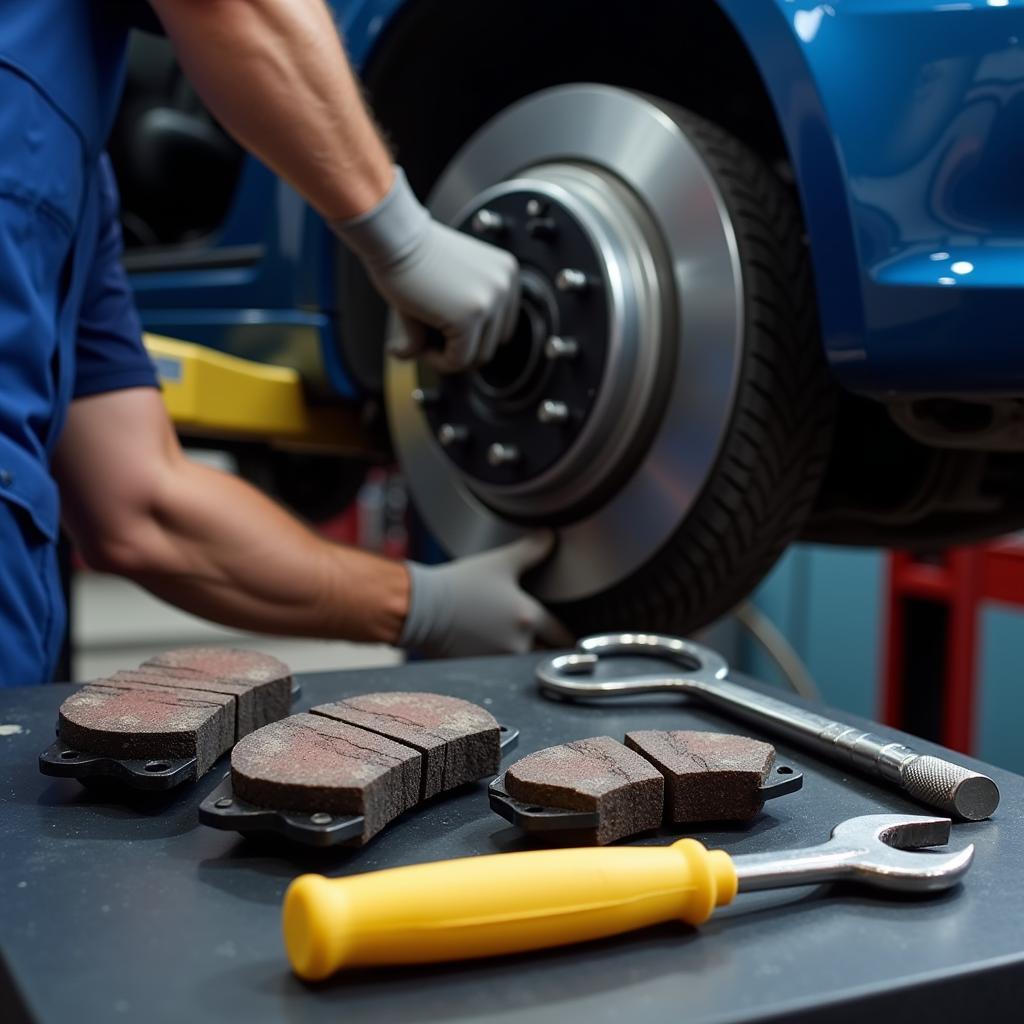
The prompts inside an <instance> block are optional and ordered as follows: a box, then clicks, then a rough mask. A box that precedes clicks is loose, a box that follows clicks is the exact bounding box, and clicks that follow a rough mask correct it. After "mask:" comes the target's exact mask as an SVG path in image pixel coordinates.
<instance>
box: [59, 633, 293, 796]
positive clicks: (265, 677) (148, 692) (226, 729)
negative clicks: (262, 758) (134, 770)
mask: <svg viewBox="0 0 1024 1024" xmlns="http://www.w3.org/2000/svg"><path fill="white" fill-rule="evenodd" d="M290 702H291V672H290V670H289V668H288V666H287V665H285V664H284V663H282V662H280V661H278V660H277V659H276V658H272V657H270V656H269V655H266V654H259V653H256V652H249V651H241V650H233V649H222V648H212V647H209V648H208V647H189V648H183V649H181V650H177V651H167V652H165V653H163V654H159V655H157V656H156V657H155V658H151V659H150V660H149V661H147V662H146V663H145V664H143V665H142V666H140V667H139V668H137V669H130V670H127V671H123V672H115V673H114V674H113V675H112V676H110V677H109V678H107V679H98V680H96V681H95V682H92V683H89V684H88V685H87V686H85V687H84V688H83V689H81V690H79V691H78V692H77V693H75V694H73V695H72V696H71V697H69V698H68V699H67V700H66V701H64V703H63V704H62V705H61V708H60V711H59V713H58V732H59V735H60V738H61V739H62V740H63V741H64V742H65V743H67V744H69V745H70V746H72V747H75V748H77V749H79V750H83V751H87V752H89V753H93V754H107V755H109V756H111V757H121V758H150V757H152V758H158V757H168V758H175V759H177V758H188V757H192V756H195V757H196V776H197V777H198V776H200V775H202V774H203V773H204V772H205V771H207V769H208V768H209V767H210V766H211V765H212V764H213V762H214V761H216V760H217V758H218V757H220V755H221V754H223V753H225V752H226V751H228V750H230V749H231V746H232V744H234V743H235V742H236V740H238V739H240V738H241V737H242V736H244V735H246V734H247V733H250V732H252V731H253V730H254V729H257V728H259V727H260V726H261V725H265V724H266V723H268V722H272V721H277V720H278V719H280V718H283V717H284V716H285V715H287V714H288V710H289V705H290Z"/></svg>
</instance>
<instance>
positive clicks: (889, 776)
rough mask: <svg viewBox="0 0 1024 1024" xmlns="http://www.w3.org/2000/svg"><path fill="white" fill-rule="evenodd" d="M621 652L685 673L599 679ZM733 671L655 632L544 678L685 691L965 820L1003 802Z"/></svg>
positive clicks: (561, 662)
mask: <svg viewBox="0 0 1024 1024" xmlns="http://www.w3.org/2000/svg"><path fill="white" fill-rule="evenodd" d="M613 655H633V656H646V657H651V658H662V659H665V660H667V661H671V662H675V663H676V664H677V665H679V666H681V667H682V668H683V670H684V671H683V672H680V673H679V674H672V675H649V676H648V675H640V676H622V677H609V678H604V677H602V678H595V677H594V669H595V667H596V665H597V662H598V659H599V658H601V657H608V656H613ZM728 673H729V666H728V665H727V664H726V662H725V659H724V658H722V657H721V656H720V655H718V654H716V653H715V652H714V651H712V650H709V649H708V648H707V647H702V646H701V645H700V644H695V643H691V642H690V641H688V640H681V639H680V638H678V637H672V636H660V635H658V634H653V633H607V634H602V635H599V636H589V637H586V638H585V639H583V640H581V641H579V644H578V645H577V650H576V651H575V652H573V653H572V654H559V655H556V656H554V657H552V658H548V659H547V660H545V661H543V662H542V663H541V664H540V666H539V667H538V668H537V680H538V682H539V683H540V687H541V689H542V690H543V691H545V692H546V693H549V694H557V695H558V696H560V697H568V698H570V699H574V700H576V699H581V698H592V697H618V696H626V695H629V694H636V693H655V692H660V691H662V690H673V691H678V692H681V693H685V694H687V695H688V696H692V697H694V698H695V699H697V700H700V701H703V702H705V703H707V704H711V705H713V706H714V707H716V708H719V709H720V710H722V711H723V712H725V713H726V714H727V715H729V716H730V717H733V718H740V719H742V720H744V721H747V722H752V723H754V724H755V725H757V726H759V727H761V728H764V729H768V730H771V731H773V732H776V733H778V734H779V735H781V736H784V737H785V738H786V739H788V740H790V741H792V742H793V743H795V744H798V745H799V746H801V747H804V748H807V749H809V750H812V751H814V752H815V753H817V754H820V755H822V756H823V757H826V758H828V759H829V760H832V761H838V762H840V763H841V764H843V765H847V766H849V767H851V768H855V769H857V770H858V771H862V772H866V773H869V774H872V775H877V776H880V777H881V778H883V779H885V780H886V781H888V782H891V783H893V784H894V785H896V786H899V787H900V788H901V789H903V790H904V791H905V792H906V793H908V794H909V795H910V796H912V797H913V798H914V799H915V800H918V801H920V802H921V803H923V804H927V805H928V806H929V807H933V808H935V809H936V810H941V811H945V812H946V813H947V814H952V815H954V816H956V817H958V818H964V819H966V820H967V821H980V820H982V819H983V818H987V817H989V815H991V814H992V812H993V811H994V810H995V809H996V807H997V806H998V805H999V788H998V787H997V786H996V784H995V782H993V781H992V779H990V778H989V777H988V776H987V775H981V774H980V773H978V772H972V771H970V770H969V769H968V768H964V767H963V766H962V765H958V764H955V763H953V762H952V761H946V760H943V759H942V758H941V757H932V756H931V755H930V754H919V753H918V752H917V751H916V750H912V749H911V748H910V747H907V746H904V745H903V744H902V743H895V742H893V741H891V740H887V739H884V738H883V737H881V736H875V735H874V734H872V733H869V732H864V731H863V730H861V729H857V728H855V727H854V726H851V725H845V724H844V723H842V722H836V721H834V720H833V719H831V718H826V717H825V716H824V715H819V714H815V712H813V711H809V710H807V709H806V708H802V707H799V706H797V705H794V704H789V703H787V702H786V701H781V700H777V699H776V698H774V697H769V696H767V695H765V694H763V693H759V692H757V691H756V690H751V689H750V688H748V687H746V686H740V685H738V684H737V683H733V682H729V681H728V680H727V679H726V676H727V675H728ZM587 676H589V677H590V678H581V677H587Z"/></svg>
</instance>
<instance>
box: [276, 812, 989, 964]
mask: <svg viewBox="0 0 1024 1024" xmlns="http://www.w3.org/2000/svg"><path fill="white" fill-rule="evenodd" d="M949 829H950V821H949V819H948V818H925V817H913V816H911V817H907V816H901V815H897V814H869V815H865V816H863V817H859V818H850V819H848V820H847V821H844V822H842V823H841V824H839V825H837V826H836V827H835V828H834V829H833V830H832V837H831V838H830V839H829V840H828V842H825V843H822V844H821V845H819V846H812V847H809V848H806V849H799V850H786V851H782V852H780V853H756V854H747V855H744V856H739V857H730V856H729V854H727V853H726V852H725V851H724V850H708V849H707V848H706V847H704V846H703V845H702V844H701V843H699V842H697V840H695V839H680V840H679V841H678V842H675V843H673V844H672V845H671V846H619V847H614V846H611V847H601V848H584V849H559V850H527V851H525V852H522V853H499V854H493V855H490V856H486V857H467V858H464V859H461V860H450V861H441V862H439V863H436V864H415V865H412V866H411V867H404V868H391V869H389V870H387V871H375V872H372V873H370V874H365V875H355V876H353V877H350V878H324V877H323V876H322V875H302V876H301V877H300V878H297V879H296V880H295V881H294V882H292V884H291V885H290V886H289V887H288V892H287V893H286V894H285V900H284V936H285V945H286V946H287V949H288V957H289V959H290V960H291V964H292V968H293V969H294V970H295V973H296V974H298V975H299V976H300V977H302V978H306V979H307V980H310V981H315V980H319V979H321V978H326V977H327V976H328V975H330V974H333V973H334V972H335V971H336V970H339V969H340V968H343V967H364V966H370V965H375V964H413V963H431V962H435V961H439V960H462V959H468V958H473V957H485V956H497V955H500V954H504V953H520V952H523V951H524V950H529V949H545V948H548V947H550V946H561V945H565V944H567V943H571V942H583V941H586V940H588V939H598V938H604V937H606V936H609V935H617V934H619V933H620V932H626V931H631V930H632V929H634V928H644V927H646V926H647V925H652V924H657V923H659V922H662V921H673V920H680V921H685V922H687V923H688V924H702V923H703V922H704V921H706V920H707V919H708V917H709V916H710V914H711V912H712V911H713V910H714V909H715V907H719V906H722V905H724V904H726V903H729V902H731V901H732V899H733V897H734V896H735V895H736V893H737V892H747V891H753V890H756V889H775V888H781V887H783V886H790V885H808V884H812V883H818V882H829V881H833V880H837V879H846V880H851V881H858V882H865V883H868V884H870V885H876V886H880V887H881V888H883V889H899V890H904V891H908V892H934V891H936V890H939V889H947V888H949V887H950V886H952V885H955V884H956V883H957V882H958V881H959V880H960V878H961V877H962V876H963V874H964V872H965V871H966V870H967V869H968V867H969V866H970V863H971V859H972V857H973V856H974V847H973V845H971V846H967V847H965V848H964V849H962V850H957V851H956V852H953V853H948V852H946V853H939V852H924V851H920V850H918V848H919V847H927V846H940V845H943V844H944V843H946V842H947V841H948V839H949ZM915 850H918V852H912V851H915Z"/></svg>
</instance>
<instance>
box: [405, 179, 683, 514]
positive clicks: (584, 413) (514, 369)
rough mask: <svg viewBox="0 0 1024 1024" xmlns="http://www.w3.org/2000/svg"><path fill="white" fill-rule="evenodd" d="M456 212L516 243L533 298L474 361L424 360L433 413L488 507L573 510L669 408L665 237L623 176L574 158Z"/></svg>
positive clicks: (606, 484)
mask: <svg viewBox="0 0 1024 1024" xmlns="http://www.w3.org/2000/svg"><path fill="white" fill-rule="evenodd" d="M456 223H457V225H458V226H459V227H460V228H461V229H462V230H463V231H468V232H470V233H471V234H475V235H477V236H478V237H481V238H484V239H486V240H487V241H489V242H491V243H493V244H495V245H500V246H502V247H503V248H505V249H508V250H509V251H510V252H512V253H514V254H515V256H516V258H517V259H518V261H519V264H520V268H521V279H522V305H521V310H520V314H519V320H518V323H517V325H516V328H515V331H514V332H513V334H512V336H511V337H510V338H509V340H508V341H507V342H505V343H504V344H503V345H501V346H500V347H499V349H498V352H497V353H496V355H495V357H494V358H493V359H492V360H491V361H490V362H489V363H488V364H487V365H485V366H483V367H481V368H480V369H479V370H477V371H476V372H474V373H471V374H455V375H438V374H435V373H432V372H431V371H429V370H428V369H427V368H425V367H421V368H420V370H419V389H418V394H419V395H421V396H424V397H425V399H426V400H425V401H424V403H423V406H424V413H425V415H426V418H427V422H428V423H429V425H430V428H431V430H432V432H433V434H434V437H435V438H436V439H437V440H438V443H439V444H440V446H441V448H442V449H443V451H444V455H445V457H446V458H447V459H449V460H450V461H451V462H452V463H453V464H454V466H455V467H456V468H457V469H458V470H459V472H461V474H462V475H463V478H464V480H465V482H466V484H467V485H468V486H469V487H470V488H471V489H472V490H473V491H474V493H476V494H477V495H478V496H479V497H480V498H481V500H483V501H484V502H486V503H487V504H488V505H489V506H490V507H491V508H494V509H495V510H498V511H500V512H501V513H503V514H504V515H506V516H508V517H510V518H513V519H516V520H517V521H521V522H524V523H525V522H529V521H531V520H535V519H540V518H543V519H544V520H545V521H547V522H566V521H569V520H570V519H572V518H573V517H578V516H579V515H581V514H584V513H585V512H586V511H587V510H588V509H589V508H593V507H594V505H595V503H596V502H598V501H600V500H601V497H602V496H604V495H606V494H607V492H608V489H609V488H610V487H613V486H614V485H615V483H616V481H617V480H619V479H620V478H621V476H622V469H623V467H624V464H625V461H624V460H625V459H626V456H627V455H628V454H629V453H631V452H632V453H634V454H636V453H638V452H639V448H640V446H642V445H643V443H644V442H645V441H646V440H649V437H650V431H649V429H648V428H649V426H650V424H651V423H652V422H654V420H656V419H657V417H658V415H659V414H660V413H661V411H662V405H663V402H664V396H665V390H666V389H665V387H664V386H663V385H664V382H665V381H666V380H667V379H668V374H669V373H670V371H671V366H670V363H671V358H672V352H673V347H672V346H671V345H668V344H665V337H666V335H667V334H669V333H670V332H669V331H668V330H667V328H668V326H669V325H670V324H671V304H670V303H669V302H668V301H666V299H667V298H668V297H670V296H671V295H672V288H673V286H672V280H671V271H670V268H669V267H668V265H667V259H666V258H665V255H664V252H663V248H662V247H661V244H660V241H659V239H658V236H657V233H656V231H655V228H654V225H653V224H651V223H649V218H647V217H646V216H645V214H644V212H643V210H642V209H640V208H639V207H638V206H637V204H636V203H635V201H633V200H631V197H630V195H629V193H628V191H627V190H626V189H625V188H623V186H622V185H621V184H620V183H619V182H617V181H616V180H614V179H613V178H612V177H611V176H610V175H608V174H606V173H602V172H601V171H600V170H598V169H595V168H590V167H583V166H579V165H573V164H549V165H543V166H538V167H535V168H531V169H529V170H527V171H524V172H523V173H522V175H520V176H518V177H517V178H515V179H513V180H511V181H507V182H502V183H501V184H499V185H497V186H495V187H493V188H490V189H487V190H485V192H484V193H482V194H481V195H480V196H477V197H476V198H475V199H474V200H473V202H472V203H471V204H470V205H469V207H468V208H467V209H466V210H464V211H463V213H462V215H461V216H460V217H459V219H458V220H457V222H456ZM659 384H661V385H662V386H661V387H659Z"/></svg>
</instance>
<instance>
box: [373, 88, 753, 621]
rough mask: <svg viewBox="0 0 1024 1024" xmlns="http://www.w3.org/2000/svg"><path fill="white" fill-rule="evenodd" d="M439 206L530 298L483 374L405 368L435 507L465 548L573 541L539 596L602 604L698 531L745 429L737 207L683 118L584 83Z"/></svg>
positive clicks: (437, 196) (402, 389)
mask: <svg viewBox="0 0 1024 1024" xmlns="http://www.w3.org/2000/svg"><path fill="white" fill-rule="evenodd" d="M430 207H431V210H432V212H433V213H434V215H435V216H436V217H437V218H438V219H440V220H443V221H445V222H447V223H451V224H453V225H456V226H458V227H459V228H460V229H461V230H464V231H467V232H470V233H472V234H475V235H477V236H478V237H481V238H484V239H486V240H487V241H489V242H492V243H493V244H495V245H499V246H502V247H503V248H506V249H508V250H509V251H511V252H513V253H514V254H515V255H516V257H517V259H518V260H519V262H520V266H521V268H522V281H523V304H522V312H521V315H520V319H519V323H518V325H517V328H516V331H515V332H514V335H513V337H512V338H511V339H510V340H509V341H508V342H507V343H506V344H505V345H503V346H502V347H501V349H500V350H499V353H498V355H497V356H496V357H495V359H494V360H492V362H491V363H489V364H488V365H487V366H485V367H483V368H481V369H480V370H478V371H475V372H473V373H468V374H458V375H450V376H443V377H442V376H438V375H437V374H436V373H433V372H432V371H431V370H430V369H429V368H428V367H426V366H425V365H418V364H415V363H409V362H401V361H398V360H394V359H392V360H390V361H389V365H388V370H387V400H388V414H389V419H390V422H391V430H392V436H393V439H394V441H395V445H396V448H397V451H398V455H399V459H400V462H401V464H402V468H403V471H404V473H405V474H406V477H407V479H408V482H409V486H410V489H411V491H412V495H413V498H414V500H415V502H416V505H417V507H418V509H419V510H420V513H421V514H422V516H423V518H424V520H425V521H426V523H427V525H428V526H429V527H430V529H431V530H432V531H433V532H434V534H435V535H436V536H437V537H438V539H439V540H440V541H441V543H442V544H443V545H444V546H445V547H446V548H447V549H448V550H449V551H450V552H451V553H452V554H453V555H465V554H470V553H472V552H475V551H479V550H483V549H486V548H490V547H494V546H496V545H497V544H500V543H504V542H507V541H510V540H513V539H515V538H516V537H518V536H520V535H522V533H523V532H524V531H525V530H526V529H529V528H532V527H534V526H536V525H539V524H544V525H551V526H557V527H558V528H559V533H560V544H559V547H558V551H557V553H556V555H555V557H554V558H552V559H551V561H550V562H549V563H548V564H546V565H545V566H544V567H543V569H542V570H541V571H540V572H539V573H538V574H537V578H536V579H535V580H534V581H533V585H532V589H533V590H534V592H536V593H537V594H538V596H540V597H541V598H542V599H544V600H546V601H549V602H553V603H558V602H564V601H572V600H579V599H583V598H586V597H590V596H593V595H595V594H598V593H603V592H605V591H607V590H608V589H609V588H611V587H613V586H614V585H615V584H616V583H618V582H620V581H622V580H624V579H625V578H626V577H628V576H629V575H630V574H631V573H632V572H634V571H635V570H636V569H638V568H639V567H640V566H641V565H643V564H644V563H645V562H646V561H648V560H649V559H650V558H651V557H652V556H653V555H655V554H656V553H657V551H658V549H659V548H660V547H661V546H662V545H663V544H664V543H665V542H666V541H667V540H668V538H669V537H670V536H671V535H672V533H673V532H674V531H675V530H676V529H677V527H678V526H679V524H680V523H681V521H682V520H683V519H684V517H685V516H686V514H687V511H688V510H689V508H690V507H691V506H692V504H693V502H694V501H695V500H696V498H697V495H698V494H699V492H700V490H701V487H702V486H703V484H704V482H705V480H706V479H707V476H708V474H709V472H710V470H711V468H712V466H713V464H714V461H715V457H716V455H717V452H718V448H719V445H720V442H721V439H722V437H723V434H724V431H725V429H726V426H727V424H728V421H729V416H730V412H731V406H732V398H733V394H734V390H735V383H736V376H737V371H738V366H739V359H740V354H741V347H742V324H743V317H742V309H743V303H742V286H741V278H740V270H739V264H738V259H737V253H736V246H735V240H734V238H733V235H732V229H731V225H730V222H729V217H728V213H727V211H726V209H725V206H724V203H723V200H722V198H721V195H720V193H719V191H718V189H717V187H716V185H715V183H714V181H713V179H712V177H711V175H710V173H709V172H708V170H707V168H706V166H705V164H704V162H703V160H702V159H701V158H700V156H699V154H698V152H697V150H696V149H695V148H694V146H693V145H692V143H691V142H690V140H689V139H688V137H687V135H686V133H685V131H684V129H683V128H682V127H681V126H680V124H679V123H678V122H677V121H676V120H675V119H674V117H673V113H672V109H671V108H670V107H667V106H663V105H660V104H659V103H658V102H656V101H653V100H651V99H649V98H646V97H643V96H639V95H636V94H632V93H628V92H624V91H622V90H618V89H613V88H610V87H604V86H593V85H585V86H566V87H561V88H557V89H553V90H549V91H547V92H544V93H540V94H538V95H536V96H533V97H529V98H527V99H525V100H523V101H522V102H520V103H518V104H517V105H515V106H513V107H511V108H509V109H508V110H506V111H504V112H503V113H501V114H500V115H498V116H497V117H496V118H495V119H494V120H493V121H491V122H490V123H489V124H487V125H485V126H484V128H482V129H481V130H480V131H479V132H478V133H477V135H476V136H474V137H473V139H471V140H470V142H469V143H467V145H466V146H465V147H464V148H463V150H462V151H461V152H460V153H459V154H458V155H457V156H456V158H455V159H454V160H453V161H452V163H451V164H450V166H449V167H448V169H447V170H446V172H445V173H444V174H443V175H442V177H441V179H440V181H439V182H438V184H437V187H436V189H435V190H434V193H433V195H432V197H431V200H430ZM390 329H391V330H396V331H397V330H400V329H401V327H400V325H399V323H398V321H397V319H393V320H392V324H391V328H390Z"/></svg>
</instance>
